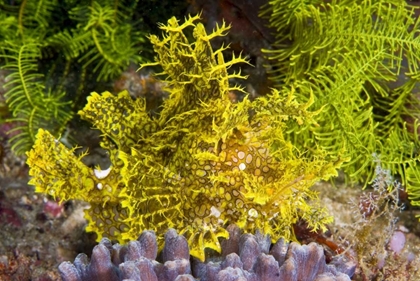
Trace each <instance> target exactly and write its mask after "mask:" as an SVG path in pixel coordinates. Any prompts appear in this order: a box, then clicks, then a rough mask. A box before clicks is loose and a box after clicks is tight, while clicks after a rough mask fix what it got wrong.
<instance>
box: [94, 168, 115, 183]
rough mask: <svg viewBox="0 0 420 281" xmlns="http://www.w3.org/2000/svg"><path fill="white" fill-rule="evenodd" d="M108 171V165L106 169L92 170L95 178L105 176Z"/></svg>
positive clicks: (109, 170) (109, 169)
mask: <svg viewBox="0 0 420 281" xmlns="http://www.w3.org/2000/svg"><path fill="white" fill-rule="evenodd" d="M110 172H111V167H109V168H108V169H106V170H96V169H94V170H93V173H94V174H95V176H96V178H97V179H99V180H101V179H104V178H106V177H107V176H108V175H109V173H110Z"/></svg>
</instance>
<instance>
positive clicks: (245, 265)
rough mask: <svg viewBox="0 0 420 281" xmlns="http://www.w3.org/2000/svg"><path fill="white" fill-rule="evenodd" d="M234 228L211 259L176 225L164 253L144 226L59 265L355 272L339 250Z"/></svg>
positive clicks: (267, 275)
mask: <svg viewBox="0 0 420 281" xmlns="http://www.w3.org/2000/svg"><path fill="white" fill-rule="evenodd" d="M228 230H229V233H230V239H227V240H224V241H223V242H222V250H223V253H222V256H219V257H217V256H211V255H210V254H209V256H208V258H207V261H206V262H201V261H199V260H198V259H196V258H190V253H189V248H188V243H187V240H186V239H185V237H183V236H182V235H178V234H177V233H176V231H175V230H174V229H170V230H169V231H168V232H167V233H166V235H165V245H164V247H163V250H162V251H161V253H160V254H159V255H158V254H157V253H158V246H157V242H156V236H155V234H154V233H153V232H152V231H144V232H143V233H142V234H141V235H140V237H139V239H138V240H136V241H130V242H129V243H128V244H127V245H124V246H121V245H119V244H114V245H112V243H111V242H110V241H109V240H108V239H107V238H103V239H102V240H101V242H100V243H99V244H98V245H97V246H95V248H94V249H93V252H92V257H91V260H90V262H88V258H87V256H86V255H85V254H79V255H78V256H77V257H76V259H75V261H74V263H73V264H72V263H70V262H63V263H61V264H60V266H59V271H60V274H61V277H62V279H63V280H64V281H85V280H106V281H108V280H109V281H120V280H138V281H140V280H143V281H144V280H147V281H181V280H183V281H188V280H198V279H199V280H202V281H216V280H217V281H234V280H243V281H261V280H264V281H271V280H273V281H274V280H291V281H293V280H296V281H297V280H307V281H321V280H325V281H326V280H329V281H330V280H337V281H345V280H350V277H351V276H352V275H353V274H354V271H355V267H356V265H355V263H354V262H352V261H350V260H346V258H345V257H344V256H336V257H334V258H333V261H332V262H331V263H329V264H327V263H326V262H325V256H324V252H323V248H322V247H321V246H319V245H317V244H315V243H310V244H308V245H299V244H298V243H295V242H292V243H290V244H289V243H285V241H284V240H283V239H280V240H278V241H277V243H275V244H274V245H271V243H270V239H269V238H268V236H263V235H261V234H259V233H257V234H256V235H251V234H241V233H240V231H239V229H238V228H237V227H236V226H231V227H229V228H228Z"/></svg>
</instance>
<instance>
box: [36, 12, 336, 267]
mask: <svg viewBox="0 0 420 281" xmlns="http://www.w3.org/2000/svg"><path fill="white" fill-rule="evenodd" d="M197 19H198V17H190V18H189V19H187V20H186V22H185V23H184V24H182V25H179V24H178V21H177V20H176V19H175V18H172V19H170V20H169V21H168V25H161V29H162V30H163V31H164V33H165V35H164V37H163V39H159V38H158V37H156V36H151V37H150V40H151V42H152V43H153V45H154V49H155V52H156V54H157V56H156V62H155V63H154V64H156V65H160V66H161V67H162V69H163V72H162V73H161V74H162V75H165V81H166V82H167V85H168V87H167V91H168V92H169V93H170V95H169V98H168V99H167V100H165V101H164V105H163V109H162V111H161V113H160V114H159V115H158V116H157V117H150V116H149V115H148V114H147V112H146V101H145V100H144V99H137V100H132V98H131V97H130V96H129V94H128V93H127V92H125V91H124V92H121V93H120V94H118V96H114V95H112V94H110V93H108V92H105V93H102V94H101V95H99V94H97V93H93V94H92V95H91V96H90V97H89V98H88V104H87V105H86V107H85V108H84V109H83V110H82V111H81V112H79V114H80V115H81V116H82V118H84V119H86V120H88V121H90V122H92V123H93V125H94V126H95V127H96V128H97V129H99V130H101V132H102V133H103V140H102V144H101V145H102V147H104V148H105V149H107V150H108V151H109V155H110V160H111V163H112V165H111V167H110V168H109V169H108V170H106V171H97V170H91V169H89V168H87V167H85V166H84V165H83V164H82V163H81V162H80V158H77V157H75V156H73V151H71V150H68V149H66V148H65V147H64V146H63V145H61V144H60V143H58V142H57V140H55V139H54V138H53V137H51V136H50V135H49V133H48V132H46V131H43V130H40V131H39V133H38V137H37V141H36V144H35V146H34V148H33V149H32V150H31V151H30V152H29V153H28V164H29V166H30V167H31V170H30V174H31V176H32V177H33V178H32V180H31V181H30V183H31V184H33V185H35V186H36V189H37V191H38V192H45V193H48V194H52V195H54V196H57V197H59V198H61V199H62V200H66V199H70V198H75V199H82V200H85V201H87V202H89V203H90V204H91V208H90V209H89V210H88V211H87V212H86V216H87V218H88V220H89V226H88V230H90V231H94V232H96V233H97V234H98V240H99V239H101V237H102V235H106V236H108V237H110V238H114V239H117V240H119V241H120V242H124V241H127V240H130V239H136V238H137V236H138V234H139V233H140V232H141V231H142V230H145V229H151V230H154V231H155V232H156V233H157V236H158V238H160V240H161V241H162V239H163V234H164V233H165V231H166V230H167V229H168V228H169V227H173V228H175V229H177V231H178V232H180V233H182V234H184V235H185V236H186V238H187V239H188V243H189V246H190V250H191V254H192V255H194V256H195V257H198V258H200V259H201V260H203V259H204V258H205V255H204V249H205V248H211V249H214V250H216V251H220V244H219V238H226V237H227V236H228V233H227V231H226V230H225V228H224V227H225V226H226V224H228V223H236V224H237V225H238V226H240V227H241V228H242V229H244V230H245V231H247V232H254V231H256V230H257V229H260V230H262V231H263V232H265V233H267V234H270V235H271V238H272V239H273V240H277V239H279V238H280V237H285V238H286V239H292V238H293V232H292V225H293V223H295V222H296V221H297V220H298V219H299V218H303V219H305V220H306V221H307V222H308V223H309V225H310V226H311V227H312V228H314V229H317V228H320V227H321V228H322V227H324V225H325V224H326V223H328V222H330V221H331V217H329V216H327V215H326V213H325V210H324V209H323V208H322V207H320V206H319V204H317V201H316V199H317V196H316V193H314V192H313V191H311V190H310V186H311V185H312V184H313V183H314V182H315V181H317V180H319V179H321V178H323V179H327V178H329V177H330V176H332V175H335V174H336V168H337V167H338V166H339V165H340V163H339V162H338V161H337V162H333V161H326V160H325V159H324V158H323V157H322V153H321V152H319V153H317V155H320V157H319V158H318V159H315V160H311V161H308V160H306V158H305V153H303V152H302V153H299V152H298V151H296V150H295V149H294V147H293V146H292V145H291V143H290V142H288V141H286V140H285V139H284V137H283V132H284V131H285V129H286V127H287V125H288V124H289V123H290V122H297V123H298V124H301V125H304V124H308V123H314V122H315V121H314V116H315V115H316V114H317V112H309V111H308V110H307V109H308V107H309V106H310V105H311V103H312V100H311V99H310V100H309V101H308V102H307V103H306V104H298V103H297V102H296V101H295V100H294V95H293V91H292V90H283V91H281V92H279V91H275V90H273V92H272V93H271V95H269V96H267V97H264V98H259V99H257V100H255V101H253V102H251V101H249V100H248V99H247V98H245V99H244V100H243V101H242V102H239V103H236V104H233V103H231V102H230V101H229V98H228V94H229V91H231V90H235V89H236V90H241V89H240V88H239V87H237V86H233V87H230V86H229V79H230V78H233V77H235V78H244V77H243V76H242V75H241V74H240V73H236V74H228V73H227V69H228V68H229V67H230V66H232V65H233V64H235V63H243V62H245V61H244V59H242V58H241V57H234V58H233V59H232V60H231V61H229V62H225V61H224V59H223V56H222V51H223V48H222V49H219V50H216V51H213V50H212V48H211V46H210V43H209V40H211V39H212V38H214V37H217V36H223V35H224V34H226V32H227V30H228V27H226V26H225V25H222V26H221V27H217V28H216V29H215V30H214V32H213V33H211V34H206V32H205V30H204V27H203V25H202V24H201V23H195V21H196V20H197ZM188 27H192V28H193V36H194V38H195V42H193V43H190V42H188V40H187V38H186V36H185V35H184V32H185V29H186V28H188ZM250 113H251V114H250ZM314 150H316V148H314ZM309 200H312V203H313V204H312V205H310V204H309V203H308V201H309Z"/></svg>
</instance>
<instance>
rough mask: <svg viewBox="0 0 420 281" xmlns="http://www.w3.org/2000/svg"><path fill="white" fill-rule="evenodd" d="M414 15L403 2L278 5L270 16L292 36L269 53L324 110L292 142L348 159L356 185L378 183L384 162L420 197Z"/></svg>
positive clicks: (278, 77) (304, 96)
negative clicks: (419, 184)
mask: <svg viewBox="0 0 420 281" xmlns="http://www.w3.org/2000/svg"><path fill="white" fill-rule="evenodd" d="M281 7H287V9H283V10H282V9H280V8H281ZM414 11H415V8H413V7H411V6H409V5H407V4H406V1H403V0H391V1H384V0H379V1H344V2H343V1H332V2H331V3H328V4H327V3H318V1H306V2H303V1H283V0H276V1H270V2H269V4H268V5H267V7H266V10H265V11H264V14H265V15H268V16H271V25H272V26H273V27H275V28H277V29H278V30H288V31H290V34H289V35H288V36H286V35H283V37H279V39H278V42H277V43H278V44H277V45H276V47H275V49H273V50H265V53H266V55H267V57H268V59H269V60H270V61H271V62H272V63H273V64H274V65H275V68H274V71H272V75H273V79H274V80H275V81H276V83H278V85H279V86H280V87H293V88H295V89H296V92H297V94H296V95H297V96H298V99H299V100H302V101H306V100H308V99H309V95H310V93H313V95H314V105H313V106H314V108H315V109H321V108H322V110H321V112H320V115H319V116H318V117H319V118H318V119H317V120H318V124H317V125H316V126H314V125H311V126H310V127H308V128H305V129H302V128H295V129H294V130H291V133H290V135H289V137H290V139H292V140H293V142H294V143H296V144H299V145H300V147H301V149H302V150H311V149H312V147H314V146H317V147H321V148H323V149H325V150H327V151H329V153H330V155H331V156H336V155H340V157H342V159H345V160H347V163H345V164H344V165H343V169H344V171H345V172H346V174H347V175H348V176H349V178H350V179H351V180H352V181H362V182H365V183H366V182H369V181H370V180H372V179H373V178H374V169H375V166H374V161H373V160H374V158H375V157H379V158H380V161H381V163H382V165H383V166H384V167H385V168H386V169H389V170H390V171H391V172H392V173H393V174H394V175H400V176H401V177H402V181H403V183H404V184H406V185H407V189H408V190H409V192H411V195H410V196H412V198H415V197H418V195H415V194H414V193H418V194H419V193H420V189H419V188H418V187H414V186H412V185H411V184H412V183H414V182H415V179H416V177H417V178H419V175H415V173H416V171H418V168H417V167H418V165H419V163H420V162H419V161H420V156H419V154H418V152H419V149H420V142H419V140H418V135H417V128H418V125H417V123H416V122H414V123H413V122H411V125H410V130H408V128H407V127H408V126H407V121H408V120H416V117H415V115H416V114H417V115H418V113H416V111H417V112H418V110H419V109H420V105H419V102H418V100H417V99H415V98H414V97H413V93H417V92H418V87H417V85H418V82H419V73H420V71H419V70H420V69H419V67H420V65H419V64H418V62H419V60H420V37H419V36H418V33H419V28H420V21H419V20H418V19H416V18H414V17H413V16H412V15H413V14H414ZM281 85H285V86H281ZM410 132H415V134H413V133H410ZM375 155H377V156H375Z"/></svg>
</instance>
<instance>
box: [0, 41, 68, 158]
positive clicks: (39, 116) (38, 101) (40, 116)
mask: <svg viewBox="0 0 420 281" xmlns="http://www.w3.org/2000/svg"><path fill="white" fill-rule="evenodd" d="M3 50H4V51H5V52H6V53H7V55H4V56H3V58H5V59H6V60H7V63H6V64H5V65H4V66H3V68H5V69H8V70H10V71H11V74H9V75H8V76H7V80H8V82H7V83H6V84H5V85H4V87H5V88H6V89H8V91H7V93H6V94H5V98H6V102H7V104H8V106H9V107H10V108H11V110H12V115H13V117H12V118H11V119H10V121H13V122H17V124H18V125H17V126H16V127H14V128H13V129H12V130H11V131H10V133H12V132H16V135H15V136H13V137H12V138H11V140H10V142H11V143H12V149H13V150H14V151H15V152H17V153H24V152H25V151H27V150H28V149H29V148H30V147H31V146H32V144H33V142H34V141H35V134H36V132H37V131H38V129H39V128H50V129H51V130H52V131H53V132H56V133H57V130H59V129H60V128H63V127H64V124H65V123H66V122H67V121H68V120H69V119H70V118H71V116H72V114H71V113H70V112H69V111H68V105H69V103H68V102H64V101H63V96H64V93H58V94H54V95H53V94H52V93H51V92H50V91H49V90H48V89H45V86H44V84H43V81H42V78H43V76H42V74H39V73H38V72H37V70H38V59H39V57H40V46H39V45H37V44H34V43H33V44H24V45H22V46H20V47H19V46H14V45H13V44H10V45H9V46H8V47H4V48H3ZM58 132H59V131H58Z"/></svg>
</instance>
